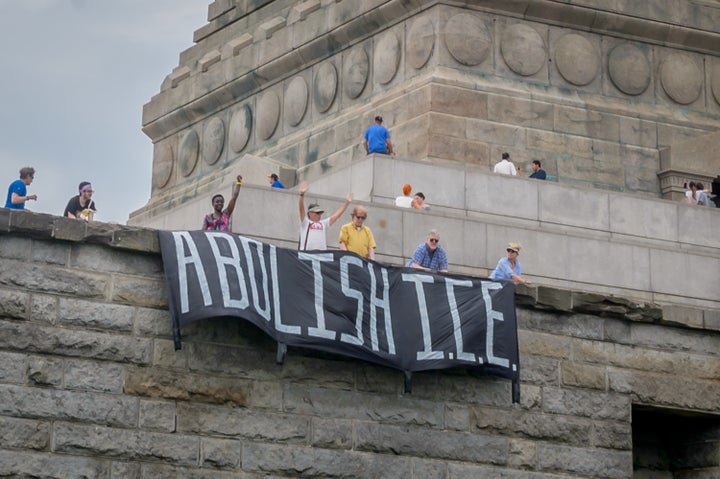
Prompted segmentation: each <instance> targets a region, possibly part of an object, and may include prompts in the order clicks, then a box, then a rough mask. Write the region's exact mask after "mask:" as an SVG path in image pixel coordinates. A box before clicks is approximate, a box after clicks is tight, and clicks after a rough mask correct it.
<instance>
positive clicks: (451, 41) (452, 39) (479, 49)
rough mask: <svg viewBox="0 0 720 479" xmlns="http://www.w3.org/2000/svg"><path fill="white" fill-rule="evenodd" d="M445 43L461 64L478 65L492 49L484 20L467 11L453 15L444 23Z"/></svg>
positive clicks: (490, 38)
mask: <svg viewBox="0 0 720 479" xmlns="http://www.w3.org/2000/svg"><path fill="white" fill-rule="evenodd" d="M445 44H446V45H447V48H448V51H449V52H450V54H451V55H452V56H453V58H454V59H455V60H457V61H458V62H459V63H462V64H463V65H468V66H475V65H479V64H480V63H482V62H483V61H485V60H486V59H487V58H488V55H490V52H491V50H492V37H491V35H490V32H489V31H488V28H487V26H486V25H485V22H483V21H482V19H481V18H480V17H477V16H475V15H472V14H469V13H461V14H459V15H455V16H454V17H452V18H451V19H450V20H448V22H447V24H446V25H445Z"/></svg>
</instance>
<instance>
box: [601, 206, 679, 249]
mask: <svg viewBox="0 0 720 479" xmlns="http://www.w3.org/2000/svg"><path fill="white" fill-rule="evenodd" d="M677 221H678V205H676V204H673V203H668V202H663V201H658V200H650V199H644V198H638V197H637V196H629V195H611V196H610V231H612V232H614V233H620V234H626V235H632V236H643V237H649V238H656V239H664V240H667V241H677V240H678V239H679V238H678V233H679V231H678V229H677Z"/></svg>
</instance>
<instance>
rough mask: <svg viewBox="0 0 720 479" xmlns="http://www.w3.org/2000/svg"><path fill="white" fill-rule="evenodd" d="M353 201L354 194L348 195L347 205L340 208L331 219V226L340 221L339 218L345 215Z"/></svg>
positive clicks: (344, 204)
mask: <svg viewBox="0 0 720 479" xmlns="http://www.w3.org/2000/svg"><path fill="white" fill-rule="evenodd" d="M352 200H353V194H352V193H348V194H347V196H346V197H345V203H343V204H342V206H341V207H340V208H338V209H337V211H336V212H335V213H333V214H332V216H331V217H330V225H331V226H332V224H333V223H335V222H336V221H337V220H338V218H340V216H342V214H343V213H345V210H346V209H347V207H348V206H349V205H350V203H352Z"/></svg>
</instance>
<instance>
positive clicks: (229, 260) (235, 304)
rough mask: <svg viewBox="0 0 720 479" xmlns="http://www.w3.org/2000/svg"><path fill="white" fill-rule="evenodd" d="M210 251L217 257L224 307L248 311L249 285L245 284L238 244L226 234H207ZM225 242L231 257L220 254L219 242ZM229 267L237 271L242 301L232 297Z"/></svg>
mask: <svg viewBox="0 0 720 479" xmlns="http://www.w3.org/2000/svg"><path fill="white" fill-rule="evenodd" d="M207 236H208V241H209V243H210V249H212V252H213V255H215V263H216V264H217V270H218V275H219V276H220V291H221V292H222V298H223V306H224V307H226V308H237V309H246V308H247V307H248V306H250V300H248V295H247V285H246V284H245V273H243V270H242V268H241V267H240V263H241V260H240V251H239V250H238V247H237V244H236V243H235V241H233V239H232V238H231V237H230V236H228V235H227V234H226V233H215V232H210V233H207ZM220 240H223V241H225V243H227V245H228V247H229V248H230V256H223V255H221V254H220V247H219V245H218V241H220ZM227 267H231V268H233V269H234V270H235V273H236V274H237V277H238V286H239V287H240V296H241V298H240V299H232V298H231V295H230V284H229V282H228V277H227V270H226V268H227Z"/></svg>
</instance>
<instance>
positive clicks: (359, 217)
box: [338, 206, 377, 260]
mask: <svg viewBox="0 0 720 479" xmlns="http://www.w3.org/2000/svg"><path fill="white" fill-rule="evenodd" d="M350 217H351V218H352V221H350V223H347V224H345V225H343V226H342V228H340V238H339V239H338V241H339V242H340V249H341V250H343V251H352V252H353V253H355V254H358V255H360V256H362V257H363V258H367V259H371V260H375V248H376V247H377V246H376V245H375V238H374V237H373V234H372V231H370V228H368V227H367V226H365V220H366V219H367V209H365V207H364V206H356V207H355V208H353V210H352V213H350Z"/></svg>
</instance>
